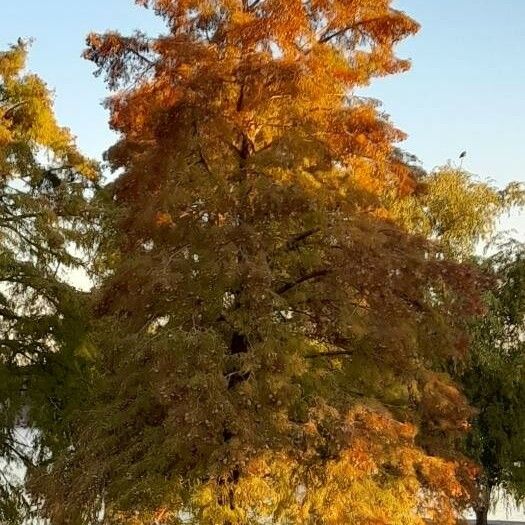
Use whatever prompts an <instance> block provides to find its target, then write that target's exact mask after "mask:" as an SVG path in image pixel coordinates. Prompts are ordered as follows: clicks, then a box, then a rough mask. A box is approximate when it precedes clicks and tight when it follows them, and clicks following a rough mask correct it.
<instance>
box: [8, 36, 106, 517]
mask: <svg viewBox="0 0 525 525" xmlns="http://www.w3.org/2000/svg"><path fill="white" fill-rule="evenodd" d="M26 53H27V46H26V44H25V43H24V42H22V41H19V42H18V44H17V45H14V46H12V47H11V48H10V49H8V50H7V51H4V52H1V53H0V455H1V457H2V462H3V467H2V473H1V479H0V521H1V522H2V523H7V522H10V521H12V522H14V523H20V520H21V519H22V518H21V513H23V512H24V511H25V510H27V509H24V508H23V503H24V499H23V491H22V488H21V485H20V484H19V481H20V477H23V475H22V472H23V470H24V468H30V467H31V466H32V463H33V461H34V460H35V459H36V458H35V455H36V454H38V448H39V447H38V445H37V443H38V439H36V438H37V434H35V432H33V431H31V432H30V431H28V428H29V427H40V426H45V425H50V424H55V423H57V421H56V418H57V417H59V416H58V414H59V412H61V411H62V410H63V409H64V406H63V403H64V402H65V396H64V392H61V391H62V390H65V388H66V385H68V386H71V385H72V384H73V383H74V379H73V374H72V373H71V370H68V369H69V368H70V365H69V364H68V358H67V355H66V354H69V355H72V354H73V352H74V350H75V349H78V346H79V341H81V340H82V337H83V332H84V327H83V325H84V320H83V319H82V315H83V314H82V305H83V303H84V302H85V300H84V298H83V294H81V293H79V292H78V291H76V290H75V289H74V288H73V287H72V286H70V285H69V284H67V283H66V281H65V277H66V275H65V272H66V271H67V270H70V269H73V268H75V267H78V266H79V265H81V263H82V261H81V259H80V258H79V256H78V253H79V252H78V249H79V248H80V247H84V248H87V247H89V246H90V245H91V244H92V242H93V233H90V230H89V229H88V228H87V224H88V223H87V217H88V205H87V201H86V198H85V192H86V189H87V186H88V185H89V183H90V182H89V181H95V180H96V178H97V176H98V172H97V166H96V165H95V164H94V163H92V162H90V161H88V160H86V159H85V158H84V157H83V156H82V155H80V154H79V152H78V150H77V149H76V147H75V145H74V142H73V138H72V136H71V134H70V133H69V131H68V130H67V129H65V128H62V127H59V126H58V124H57V123H56V120H55V117H54V114H53V109H52V99H51V95H50V92H49V90H48V89H47V88H46V86H45V84H44V83H43V82H42V80H40V79H39V78H38V77H37V76H35V75H32V74H26V73H25V72H24V66H25V61H26ZM93 231H94V230H93ZM66 370H68V371H67V373H66ZM66 378H68V379H66ZM32 440H35V442H34V443H33V444H34V445H35V447H36V448H33V447H32V446H30V442H31V441H32ZM46 446H48V447H50V446H53V445H52V444H51V443H46Z"/></svg>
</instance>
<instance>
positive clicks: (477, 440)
mask: <svg viewBox="0 0 525 525" xmlns="http://www.w3.org/2000/svg"><path fill="white" fill-rule="evenodd" d="M484 265H485V266H486V267H487V268H489V269H490V270H491V271H492V272H493V274H494V278H495V280H496V284H495V286H494V288H493V290H492V291H491V293H490V294H488V295H487V299H486V301H487V313H486V315H485V316H484V317H483V318H482V319H481V320H480V321H478V322H477V323H476V324H475V325H474V326H473V328H472V334H473V340H472V344H471V352H470V359H469V361H468V364H467V367H466V369H465V370H463V371H462V372H461V373H460V375H459V378H460V381H461V383H462V385H463V389H464V392H465V394H466V395H467V397H468V399H469V401H470V403H471V405H472V406H473V407H474V408H475V409H476V415H475V417H474V419H473V422H472V429H471V431H470V433H469V437H468V441H467V453H468V455H469V456H470V457H471V458H473V459H474V460H475V461H476V462H477V463H478V464H479V465H480V466H481V471H480V475H479V476H478V483H477V486H476V492H475V497H474V502H473V507H474V510H475V511H476V515H477V523H478V525H486V524H487V514H488V511H489V509H490V507H491V504H492V503H494V497H495V496H496V495H497V492H498V491H499V490H503V491H504V493H505V495H506V496H508V497H511V498H513V499H514V500H515V501H516V502H521V501H523V499H524V498H525V412H524V410H523V407H524V406H525V338H524V334H525V247H524V246H523V245H519V244H514V243H512V244H511V245H510V246H509V247H507V248H506V249H504V250H502V251H501V252H499V253H498V254H496V255H494V256H493V257H491V258H490V259H489V260H488V261H486V262H485V263H484Z"/></svg>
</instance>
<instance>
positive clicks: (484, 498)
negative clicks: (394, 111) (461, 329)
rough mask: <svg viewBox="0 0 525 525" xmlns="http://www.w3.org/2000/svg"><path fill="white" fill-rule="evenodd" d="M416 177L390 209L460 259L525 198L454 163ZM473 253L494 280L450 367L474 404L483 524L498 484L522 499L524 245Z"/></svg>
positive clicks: (472, 453) (469, 444) (472, 452)
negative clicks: (463, 353)
mask: <svg viewBox="0 0 525 525" xmlns="http://www.w3.org/2000/svg"><path fill="white" fill-rule="evenodd" d="M417 178H418V181H419V185H420V186H421V188H418V190H417V191H416V192H414V193H413V194H411V195H408V196H406V197H405V198H403V199H397V200H396V199H393V198H392V195H391V194H390V195H388V196H387V199H386V201H387V203H388V204H389V205H390V208H389V209H390V211H391V213H392V214H393V216H394V217H396V219H397V220H398V221H400V222H401V223H402V224H404V225H405V227H407V228H408V229H409V230H411V231H417V232H419V233H422V234H424V235H426V236H429V237H433V238H436V239H437V240H438V241H439V242H440V243H441V245H442V250H443V252H444V253H447V254H449V255H452V256H454V257H457V258H460V259H461V258H462V259H465V258H474V257H475V250H476V248H479V244H480V243H482V242H485V243H489V244H488V246H490V245H491V244H492V243H493V242H494V240H495V239H494V236H495V233H496V228H495V227H496V224H497V221H498V219H499V218H500V217H501V216H502V215H503V214H504V213H506V212H508V211H509V210H510V209H511V208H513V207H523V205H524V204H525V192H524V189H523V186H522V185H520V184H517V183H511V184H509V185H508V186H507V187H506V188H505V189H503V190H498V189H497V188H495V187H494V186H492V185H490V184H489V183H486V182H481V181H479V180H477V179H476V178H475V177H473V176H472V175H471V174H469V173H467V172H465V171H464V170H462V169H457V168H453V167H452V166H450V165H448V166H445V167H443V168H439V169H437V170H435V171H434V172H432V173H430V174H427V173H424V172H419V173H418V176H417ZM475 258H476V259H477V261H478V264H479V265H480V267H481V268H482V269H483V271H485V272H487V273H488V274H490V275H491V276H492V280H493V285H492V286H491V287H490V291H488V292H487V294H486V297H485V301H484V302H485V304H486V307H485V314H484V315H483V316H482V317H481V318H480V319H477V320H476V321H475V322H473V323H472V325H471V326H470V328H469V332H470V345H469V346H470V351H469V354H468V356H469V357H468V359H467V361H466V362H463V363H461V364H460V363H457V362H455V363H452V364H451V366H449V370H450V372H451V375H452V376H453V377H454V378H455V379H456V381H457V382H458V383H459V384H460V385H461V387H462V391H463V392H464V393H465V394H466V396H467V398H468V400H469V404H470V405H471V406H472V407H473V408H474V409H475V413H474V417H473V419H472V421H471V427H470V430H469V432H468V434H467V435H466V436H465V437H466V442H465V444H464V453H465V454H466V456H468V457H469V458H471V459H472V460H473V461H475V462H476V464H477V465H479V473H478V475H477V476H476V484H475V485H474V486H473V487H472V496H471V497H472V503H471V504H472V507H473V508H474V510H475V512H476V515H477V522H478V524H479V525H486V523H487V515H488V511H489V509H490V506H491V504H492V503H493V500H494V499H495V493H496V492H497V491H498V490H500V489H501V490H503V491H504V493H505V494H506V495H508V496H510V497H513V498H514V499H515V500H516V501H517V502H519V501H521V500H522V499H523V495H524V494H525V492H524V489H525V485H524V483H523V480H524V479H525V478H524V471H523V465H524V464H523V457H524V452H525V449H524V444H525V433H524V431H525V418H524V417H523V415H522V407H523V404H524V402H525V398H524V395H525V383H524V377H523V371H522V368H523V364H524V361H523V359H524V342H523V328H524V320H525V318H524V313H525V309H524V304H525V303H524V297H525V295H524V294H525V280H524V276H525V274H524V270H525V266H524V251H523V245H520V244H517V243H515V242H510V243H508V244H507V246H505V247H504V248H503V249H501V250H500V251H498V252H497V253H496V254H494V255H492V256H490V257H488V258H483V257H475Z"/></svg>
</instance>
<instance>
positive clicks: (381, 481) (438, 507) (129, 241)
mask: <svg viewBox="0 0 525 525" xmlns="http://www.w3.org/2000/svg"><path fill="white" fill-rule="evenodd" d="M138 3H141V4H143V5H144V6H146V7H150V8H153V9H155V11H156V12H157V13H158V15H159V16H161V17H162V18H163V19H164V20H165V22H166V25H167V29H168V30H167V34H165V35H163V36H160V37H158V38H148V37H147V36H145V35H143V34H141V33H136V34H135V35H132V36H130V37H125V36H122V35H120V34H118V33H113V32H112V33H107V34H105V35H97V34H94V35H91V36H90V37H89V39H88V49H87V51H86V56H87V58H89V59H90V60H92V61H93V62H94V63H95V64H96V65H97V66H98V67H99V73H103V74H105V75H106V77H107V80H108V83H109V86H110V87H111V88H113V89H114V90H115V94H114V96H112V97H111V98H110V99H109V100H108V107H109V108H110V111H111V125H112V127H113V128H114V129H115V130H116V131H118V132H119V134H120V140H119V141H118V142H117V144H115V145H114V146H113V147H112V148H111V149H110V151H109V153H108V158H109V160H110V162H111V163H112V166H113V168H114V169H115V170H118V172H119V176H118V178H117V179H116V181H115V183H114V184H113V185H112V192H113V202H114V205H115V207H116V210H115V214H114V215H115V220H114V222H113V223H112V231H113V232H114V236H113V237H112V238H111V239H109V242H108V245H107V250H108V252H107V253H108V254H109V255H110V257H109V258H108V260H111V261H112V267H111V271H110V272H109V273H110V275H108V276H107V277H106V278H105V279H104V282H103V284H102V286H101V287H100V288H99V289H98V291H97V293H96V297H95V298H94V306H93V309H94V312H95V316H96V321H95V322H96V325H97V329H96V331H95V333H93V335H92V340H93V343H94V345H95V346H96V348H97V349H98V351H97V356H96V361H95V365H94V366H95V372H94V379H93V384H92V388H91V389H90V390H89V394H88V398H89V399H88V401H86V404H85V407H84V408H83V409H81V410H79V411H78V413H77V414H76V417H74V418H72V420H71V426H72V436H73V437H72V444H73V446H71V447H70V448H68V449H64V450H63V451H62V452H56V453H55V454H53V455H52V459H51V460H50V462H49V463H48V464H47V465H46V467H45V468H43V469H40V470H37V471H35V472H33V476H32V479H31V484H30V488H31V491H32V494H33V497H34V498H35V500H36V501H38V502H39V503H40V507H41V510H42V513H43V514H44V515H46V516H48V517H50V518H51V519H52V520H53V522H54V523H86V522H90V520H94V519H103V520H104V521H106V522H108V523H111V522H122V523H198V524H202V525H204V524H215V525H216V524H221V525H226V524H229V525H233V524H256V523H280V524H285V523H286V524H288V523H312V524H313V523H316V524H317V523H322V524H343V523H344V524H359V525H363V524H377V523H388V524H389V525H395V524H399V525H400V524H422V523H423V519H424V518H433V517H438V516H439V519H440V523H443V524H446V523H450V524H452V523H455V520H456V517H457V510H458V508H459V507H460V506H461V504H462V502H463V501H464V499H466V497H467V494H466V490H465V488H464V486H463V480H464V477H466V476H468V469H463V468H462V464H461V460H460V459H458V458H456V457H451V456H452V455H451V454H449V455H448V457H445V456H443V457H440V456H439V454H438V452H439V451H440V450H444V449H445V448H446V446H447V445H448V444H450V442H451V441H452V440H454V438H455V437H457V436H458V435H460V434H461V432H462V431H463V430H464V428H465V427H466V420H467V418H468V416H469V414H470V412H469V408H468V406H467V403H466V401H465V400H464V398H463V397H462V395H461V394H460V393H459V391H458V390H457V388H456V387H455V385H454V384H453V383H452V381H451V380H450V379H449V378H448V377H447V376H446V375H445V374H443V373H440V372H439V369H440V364H442V363H443V362H446V361H447V360H449V359H453V358H456V359H461V358H462V356H463V355H464V352H465V344H464V333H463V321H464V319H465V318H466V317H467V316H468V315H469V314H470V313H473V312H474V311H476V309H477V306H478V302H477V288H478V282H477V274H476V273H475V272H474V271H473V270H472V268H471V267H469V266H468V265H466V264H458V263H455V262H453V261H450V260H447V259H446V258H444V257H443V254H442V253H441V252H440V251H439V250H438V249H437V248H436V247H435V246H434V245H433V244H432V243H431V242H430V241H429V240H428V239H425V238H424V237H423V236H415V235H411V234H409V233H407V232H406V231H405V230H403V229H401V228H400V227H399V226H397V225H396V224H395V222H394V221H393V220H392V218H391V216H390V215H391V214H389V212H388V210H387V209H386V208H385V206H384V204H383V200H382V196H383V195H384V194H385V192H386V191H389V192H391V193H393V194H394V195H396V196H397V197H396V198H401V197H402V196H406V195H409V194H410V193H411V192H413V191H414V189H415V187H416V185H417V184H416V181H415V180H414V177H413V174H412V171H411V169H410V168H409V167H408V166H407V165H405V163H404V162H403V161H402V160H400V159H399V156H397V155H396V154H395V149H394V144H395V142H396V141H398V140H400V139H401V138H402V137H403V134H402V133H401V132H400V131H398V130H396V129H395V128H394V127H393V126H392V125H391V124H390V123H389V122H388V121H387V120H386V119H385V117H384V116H383V115H382V114H381V113H380V112H379V110H378V108H377V107H376V105H375V104H373V103H372V102H370V101H366V100H362V99H360V98H359V97H357V96H355V91H356V89H357V88H359V87H362V86H365V85H367V84H368V83H369V82H370V81H371V80H372V79H373V78H374V77H378V76H383V75H388V74H393V73H397V72H401V71H404V70H406V69H407V68H408V65H409V64H408V62H407V61H405V60H402V59H399V58H397V57H396V56H395V53H394V47H395V44H397V43H398V42H400V41H401V40H402V39H404V38H405V37H407V36H409V35H411V34H413V33H415V32H416V31H417V29H418V25H417V24H416V23H415V22H414V21H413V20H411V19H410V18H409V17H408V16H407V15H405V14H404V13H402V12H400V11H397V10H395V9H393V8H392V7H391V3H390V1H388V0H379V1H374V2H370V1H368V0H356V1H354V2H348V1H346V0H341V1H340V0H335V1H331V2H327V1H324V0H319V1H317V0H314V1H307V2H299V1H295V0H255V1H252V2H249V1H245V0H218V1H212V2H210V1H207V0H192V1H187V0H178V1H170V0H168V1H166V0H156V1H151V2H148V1H146V0H142V1H141V2H138ZM421 432H426V433H427V434H426V436H425V437H426V438H427V439H423V437H424V436H422V435H421ZM423 442H425V446H423V445H422V443H423ZM430 443H432V447H431V445H430ZM431 448H432V450H433V451H435V452H432V453H430V452H429V451H430V450H431Z"/></svg>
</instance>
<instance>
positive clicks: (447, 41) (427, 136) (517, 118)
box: [0, 0, 525, 239]
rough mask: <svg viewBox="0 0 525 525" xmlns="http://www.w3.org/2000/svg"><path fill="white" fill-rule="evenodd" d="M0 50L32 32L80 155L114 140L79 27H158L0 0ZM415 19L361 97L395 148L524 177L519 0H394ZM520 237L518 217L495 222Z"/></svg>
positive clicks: (524, 34)
mask: <svg viewBox="0 0 525 525" xmlns="http://www.w3.org/2000/svg"><path fill="white" fill-rule="evenodd" d="M2 4H3V5H2V7H1V10H0V47H3V46H5V45H7V44H8V43H10V42H15V41H16V40H17V38H18V37H20V36H21V37H27V38H34V39H35V42H34V44H33V48H32V52H31V56H30V68H31V69H32V70H33V71H35V72H37V73H38V74H40V75H41V76H42V77H43V78H44V79H45V80H46V81H47V82H48V84H49V85H50V86H51V87H52V88H53V89H54V90H55V94H56V110H57V114H58V117H59V120H60V121H61V123H63V124H65V125H67V126H69V127H70V128H71V129H72V130H73V132H74V133H75V134H76V135H77V137H78V142H79V144H80V146H81V148H82V149H83V150H84V152H86V153H87V154H89V155H91V156H94V157H98V158H99V157H100V155H101V153H102V151H103V150H105V149H106V148H107V147H108V146H109V145H110V144H111V143H112V141H113V140H114V136H113V135H112V134H111V133H110V131H109V130H108V127H107V125H106V122H107V114H106V111H105V110H104V109H103V108H102V107H101V105H100V103H101V101H102V100H103V98H104V97H105V95H106V94H107V93H106V91H105V86H104V83H103V81H102V79H96V78H93V76H92V71H93V67H92V66H91V64H89V63H88V62H86V61H84V60H82V59H81V58H80V54H81V52H82V49H83V47H84V37H85V35H86V34H87V33H88V32H89V31H104V30H106V29H118V30H120V31H122V32H129V31H131V30H133V29H135V28H140V29H142V30H145V31H146V32H150V33H155V32H158V31H160V30H161V29H162V25H161V24H160V23H159V22H158V21H157V20H155V18H154V16H153V15H152V13H151V12H150V11H146V10H144V9H142V8H139V7H136V6H134V5H133V1H132V0H90V1H89V2H86V1H81V0H16V1H15V2H7V1H5V0H4V2H2ZM396 5H397V7H399V8H400V9H403V10H405V11H407V12H408V13H409V14H411V15H412V16H413V17H414V18H416V19H417V20H418V21H419V22H420V23H421V24H422V30H421V32H420V33H419V35H417V36H416V37H415V38H412V39H410V40H409V41H407V42H406V43H404V44H402V45H401V46H400V49H399V53H400V54H401V55H402V56H404V57H408V58H411V59H412V60H413V69H412V70H411V71H410V72H409V73H406V74H404V75H400V76H397V77H392V78H388V79H381V80H378V81H376V82H375V83H374V85H373V86H371V88H369V89H367V90H365V92H364V94H366V95H369V96H373V97H377V98H379V99H381V100H382V101H383V103H384V110H385V111H386V112H387V113H389V114H390V115H391V117H392V120H393V121H394V122H395V123H396V125H397V126H398V127H400V128H401V129H403V130H404V131H405V132H407V133H408V135H409V138H408V140H407V142H406V143H405V144H404V147H405V148H406V149H408V150H409V151H411V152H412V153H414V154H416V155H417V156H418V157H419V158H420V159H421V160H422V161H423V163H424V165H425V167H427V168H432V167H435V166H437V165H440V164H443V163H445V162H446V161H447V160H448V159H453V160H455V159H457V157H458V155H459V153H460V152H461V151H463V150H465V149H466V150H467V151H468V157H467V160H466V162H465V167H466V168H467V169H469V170H470V171H472V172H474V173H476V174H478V175H479V176H480V177H482V178H490V179H493V180H494V181H495V182H496V183H497V184H498V185H503V184H505V183H507V182H509V181H511V180H520V181H525V175H524V171H525V143H524V140H525V58H524V54H523V53H524V52H523V50H524V49H525V0H498V1H497V2H494V1H493V2H489V1H480V0H459V1H458V0H398V1H397V2H396ZM504 227H505V228H509V227H512V228H515V229H516V230H517V235H518V236H519V237H521V238H522V239H525V215H521V217H518V216H514V217H513V218H511V219H510V220H508V221H505V225H504Z"/></svg>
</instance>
